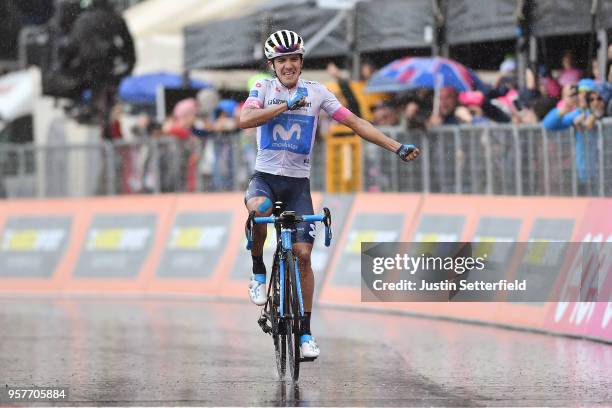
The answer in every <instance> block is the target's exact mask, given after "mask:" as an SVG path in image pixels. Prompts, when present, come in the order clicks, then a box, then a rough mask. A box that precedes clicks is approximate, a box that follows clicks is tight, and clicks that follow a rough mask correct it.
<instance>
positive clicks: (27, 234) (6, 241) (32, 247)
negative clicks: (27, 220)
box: [0, 229, 66, 252]
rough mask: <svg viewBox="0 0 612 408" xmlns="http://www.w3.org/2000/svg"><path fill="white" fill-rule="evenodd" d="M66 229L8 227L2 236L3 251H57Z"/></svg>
mask: <svg viewBox="0 0 612 408" xmlns="http://www.w3.org/2000/svg"><path fill="white" fill-rule="evenodd" d="M65 236H66V231H64V230H61V229H22V230H19V229H7V230H6V231H5V233H4V236H3V237H2V245H1V247H0V248H1V249H2V250H3V251H45V252H49V251H56V250H58V249H59V247H60V245H61V243H62V240H63V239H64V237H65Z"/></svg>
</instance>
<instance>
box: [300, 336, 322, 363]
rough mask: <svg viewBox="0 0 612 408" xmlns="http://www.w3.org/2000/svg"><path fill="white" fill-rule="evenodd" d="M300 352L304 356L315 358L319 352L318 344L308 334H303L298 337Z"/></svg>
mask: <svg viewBox="0 0 612 408" xmlns="http://www.w3.org/2000/svg"><path fill="white" fill-rule="evenodd" d="M300 353H301V354H302V357H305V358H317V357H319V354H321V350H319V345H318V344H317V342H316V340H315V339H314V337H312V336H311V335H310V334H303V335H302V336H301V337H300Z"/></svg>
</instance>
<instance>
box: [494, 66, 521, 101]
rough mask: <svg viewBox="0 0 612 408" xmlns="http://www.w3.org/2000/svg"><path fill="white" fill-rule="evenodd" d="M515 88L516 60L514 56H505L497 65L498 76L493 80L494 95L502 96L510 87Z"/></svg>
mask: <svg viewBox="0 0 612 408" xmlns="http://www.w3.org/2000/svg"><path fill="white" fill-rule="evenodd" d="M516 88H517V77H516V61H515V59H514V57H512V56H507V57H506V59H505V60H504V61H503V62H502V63H501V65H500V66H499V73H498V78H497V80H496V81H495V91H494V92H495V93H496V96H503V95H506V94H507V93H508V91H510V90H511V89H516Z"/></svg>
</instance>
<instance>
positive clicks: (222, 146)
mask: <svg viewBox="0 0 612 408" xmlns="http://www.w3.org/2000/svg"><path fill="white" fill-rule="evenodd" d="M381 130H382V131H383V132H384V133H386V134H387V135H389V136H390V137H392V138H394V139H396V140H398V141H400V142H402V143H415V144H417V145H419V146H420V147H421V149H422V151H423V154H422V155H421V157H420V158H419V160H417V161H415V162H411V163H403V162H402V161H401V160H400V159H399V158H398V157H397V156H396V155H394V154H390V153H389V152H387V151H384V150H383V149H381V148H379V147H378V146H374V145H372V144H369V143H364V145H363V154H362V161H363V162H362V169H363V174H362V180H363V181H362V190H363V191H383V192H385V191H389V192H430V193H447V194H496V195H525V196H533V195H555V196H578V195H590V196H612V177H610V176H612V120H610V119H607V120H604V121H601V122H599V123H598V124H597V127H596V128H595V129H594V130H593V131H592V132H591V134H590V136H589V137H587V138H585V142H584V143H583V146H582V147H581V148H577V143H576V135H575V132H574V131H573V130H568V131H563V132H549V131H546V130H544V129H543V128H542V127H540V126H522V125H521V126H515V125H501V124H496V125H491V126H463V125H462V126H452V127H440V128H437V129H433V130H429V131H427V132H426V131H421V130H414V129H410V130H406V129H404V128H400V127H393V128H391V127H387V128H381ZM583 138H584V135H583ZM579 151H580V152H582V154H583V160H582V161H580V160H578V158H577V155H578V153H579ZM255 155H256V144H255V136H254V134H253V133H252V132H250V133H249V132H246V131H245V132H233V133H223V134H216V135H212V136H209V137H206V138H204V139H198V140H189V141H185V142H183V141H179V140H177V139H175V138H173V137H158V138H152V137H151V138H148V139H143V140H138V141H134V142H126V141H115V142H112V143H111V142H102V143H96V144H80V145H64V144H58V145H45V146H39V145H32V144H26V145H11V144H6V145H0V172H1V173H0V197H3V196H8V197H79V196H92V195H115V194H137V193H154V194H156V193H166V192H218V191H242V190H244V189H245V188H246V186H247V184H248V180H249V176H250V175H251V173H252V171H253V170H252V169H253V168H254V164H255ZM325 160H326V158H325V140H323V139H321V138H318V140H317V141H316V142H315V145H314V152H313V155H312V173H311V188H312V190H313V191H324V190H325V176H326V174H325ZM580 162H581V163H582V165H579V163H580Z"/></svg>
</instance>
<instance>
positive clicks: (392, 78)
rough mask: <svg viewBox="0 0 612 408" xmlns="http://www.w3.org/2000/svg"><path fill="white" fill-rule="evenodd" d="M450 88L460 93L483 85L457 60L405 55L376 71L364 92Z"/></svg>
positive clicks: (484, 87)
mask: <svg viewBox="0 0 612 408" xmlns="http://www.w3.org/2000/svg"><path fill="white" fill-rule="evenodd" d="M449 86H450V87H453V88H455V89H456V90H457V91H459V92H465V91H471V90H473V89H478V90H480V91H483V92H486V86H485V85H484V84H483V83H482V81H480V79H478V77H477V76H476V74H475V73H474V72H473V71H472V70H470V69H468V68H466V67H465V66H463V65H461V64H459V63H458V62H456V61H453V60H450V59H446V58H441V57H426V58H424V57H405V58H402V59H399V60H395V61H393V62H391V63H390V64H388V65H386V66H384V67H383V68H381V69H380V70H379V71H377V72H376V73H375V74H374V75H373V76H372V78H371V79H370V81H369V82H368V85H367V87H366V91H367V92H402V91H407V90H410V89H414V88H429V89H435V88H445V87H449Z"/></svg>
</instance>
